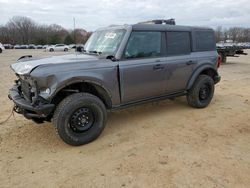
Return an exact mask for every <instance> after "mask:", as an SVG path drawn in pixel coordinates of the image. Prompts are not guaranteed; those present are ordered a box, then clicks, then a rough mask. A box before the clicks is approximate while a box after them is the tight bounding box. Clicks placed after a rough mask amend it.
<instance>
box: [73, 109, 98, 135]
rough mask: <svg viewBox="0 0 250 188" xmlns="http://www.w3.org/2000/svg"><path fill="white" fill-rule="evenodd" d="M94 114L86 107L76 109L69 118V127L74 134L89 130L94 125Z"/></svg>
mask: <svg viewBox="0 0 250 188" xmlns="http://www.w3.org/2000/svg"><path fill="white" fill-rule="evenodd" d="M94 121H95V119H94V114H93V112H92V110H91V109H90V108H88V107H83V108H79V109H77V110H76V111H75V112H73V114H72V115H71V117H70V121H69V127H70V128H71V130H72V131H74V132H76V133H82V132H85V131H87V130H88V129H90V128H91V127H92V126H93V124H94Z"/></svg>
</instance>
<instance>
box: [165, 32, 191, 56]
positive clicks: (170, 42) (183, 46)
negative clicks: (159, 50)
mask: <svg viewBox="0 0 250 188" xmlns="http://www.w3.org/2000/svg"><path fill="white" fill-rule="evenodd" d="M190 52H191V44H190V33H189V32H182V31H181V32H175V31H174V32H167V54H168V55H184V54H189V53H190Z"/></svg>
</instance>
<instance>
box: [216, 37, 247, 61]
mask: <svg viewBox="0 0 250 188" xmlns="http://www.w3.org/2000/svg"><path fill="white" fill-rule="evenodd" d="M216 47H217V52H218V54H219V55H220V56H221V59H222V63H226V62H227V57H228V56H230V57H238V56H236V54H237V55H247V53H245V52H244V49H246V47H245V46H244V45H243V44H242V43H224V42H223V43H222V42H220V43H217V44H216Z"/></svg>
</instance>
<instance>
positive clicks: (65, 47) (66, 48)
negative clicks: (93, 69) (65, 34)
mask: <svg viewBox="0 0 250 188" xmlns="http://www.w3.org/2000/svg"><path fill="white" fill-rule="evenodd" d="M69 49H70V48H69V46H68V45H65V44H56V45H52V46H48V47H47V48H46V51H49V52H54V51H64V52H67V51H69Z"/></svg>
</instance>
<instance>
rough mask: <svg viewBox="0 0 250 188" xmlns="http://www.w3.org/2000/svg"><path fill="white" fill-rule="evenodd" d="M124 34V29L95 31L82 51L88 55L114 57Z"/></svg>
mask: <svg viewBox="0 0 250 188" xmlns="http://www.w3.org/2000/svg"><path fill="white" fill-rule="evenodd" d="M125 32H126V30H125V29H116V30H102V31H96V32H94V33H93V34H92V35H91V37H90V38H89V40H88V41H87V43H86V45H85V47H84V50H85V51H86V52H89V53H98V54H107V55H115V54H116V51H117V50H118V48H119V46H120V43H121V41H122V39H123V36H124V34H125Z"/></svg>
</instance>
